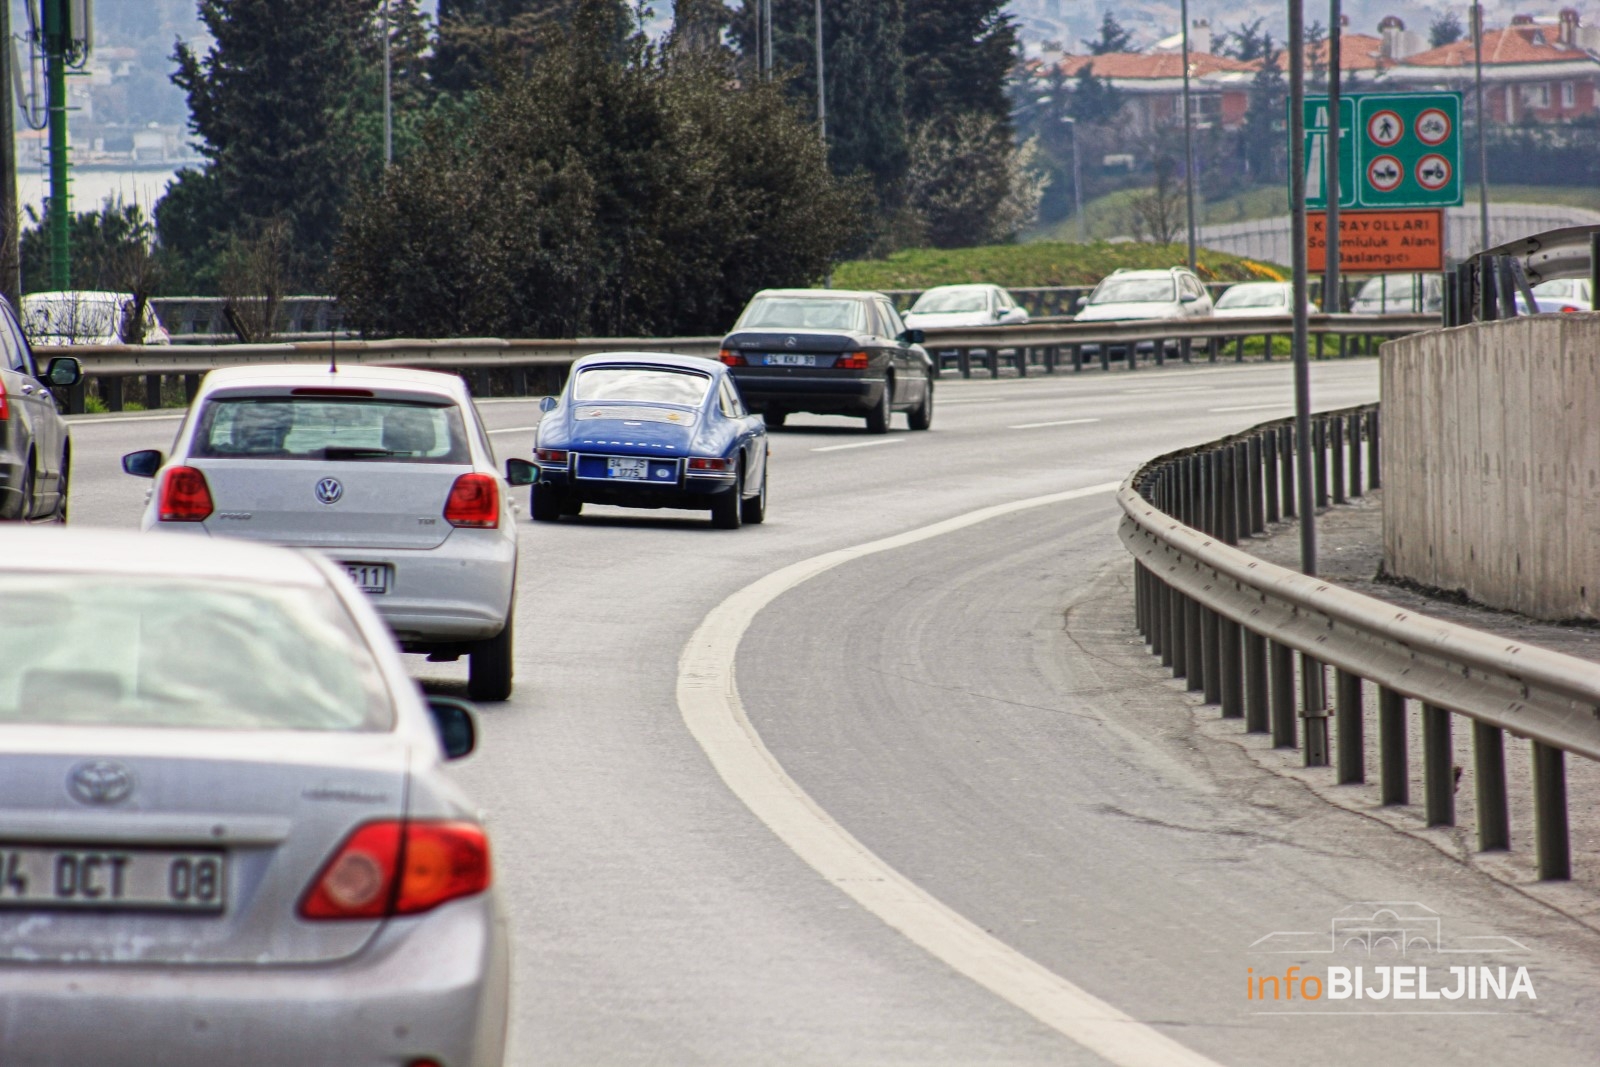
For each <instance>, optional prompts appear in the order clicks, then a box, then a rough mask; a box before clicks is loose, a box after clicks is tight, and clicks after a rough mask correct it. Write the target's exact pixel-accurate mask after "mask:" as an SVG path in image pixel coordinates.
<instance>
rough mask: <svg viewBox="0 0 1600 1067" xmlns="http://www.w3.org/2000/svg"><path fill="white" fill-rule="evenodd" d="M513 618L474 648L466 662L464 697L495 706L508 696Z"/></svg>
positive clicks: (507, 618) (509, 689) (511, 669)
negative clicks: (495, 633)
mask: <svg viewBox="0 0 1600 1067" xmlns="http://www.w3.org/2000/svg"><path fill="white" fill-rule="evenodd" d="M511 620H512V616H510V615H507V616H506V627H505V629H503V630H501V631H500V633H499V634H497V635H496V636H494V637H491V638H489V640H487V641H480V642H479V643H478V644H477V645H476V646H474V648H473V650H472V652H471V653H470V655H469V657H468V661H467V696H469V697H471V698H472V699H473V700H481V701H485V702H489V703H498V702H499V701H502V700H505V699H507V698H508V697H510V696H511V676H512V673H513V669H514V666H515V665H514V663H513V656H512V647H511V646H512V639H511Z"/></svg>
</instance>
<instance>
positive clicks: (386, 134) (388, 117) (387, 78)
mask: <svg viewBox="0 0 1600 1067" xmlns="http://www.w3.org/2000/svg"><path fill="white" fill-rule="evenodd" d="M382 23H383V165H384V166H386V167H387V166H388V165H389V164H391V163H393V162H394V103H393V96H394V94H393V92H392V91H391V84H392V78H391V73H390V68H391V65H392V63H393V61H392V60H391V59H390V58H389V49H390V41H389V0H383V7H382Z"/></svg>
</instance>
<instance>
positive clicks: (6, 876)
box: [0, 845, 228, 912]
mask: <svg viewBox="0 0 1600 1067" xmlns="http://www.w3.org/2000/svg"><path fill="white" fill-rule="evenodd" d="M227 874H228V869H227V860H226V859H225V858H224V856H223V854H222V853H220V852H202V851H198V850H167V849H142V848H140V849H116V848H55V847H45V848H38V847H34V846H30V845H0V908H98V909H101V910H112V911H117V910H123V911H137V910H155V909H160V910H167V911H210V912H215V911H221V910H222V909H223V907H224V906H225V904H226V903H227V893H228V890H227Z"/></svg>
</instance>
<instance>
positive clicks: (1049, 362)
mask: <svg viewBox="0 0 1600 1067" xmlns="http://www.w3.org/2000/svg"><path fill="white" fill-rule="evenodd" d="M1060 363H1061V346H1060V345H1045V346H1044V372H1045V373H1046V374H1054V373H1055V372H1056V368H1057V367H1058V366H1059V365H1060Z"/></svg>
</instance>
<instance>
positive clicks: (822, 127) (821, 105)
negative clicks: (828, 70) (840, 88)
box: [817, 0, 828, 151]
mask: <svg viewBox="0 0 1600 1067" xmlns="http://www.w3.org/2000/svg"><path fill="white" fill-rule="evenodd" d="M826 80H827V79H826V77H825V71H824V68H823V64H822V0H817V129H818V130H819V131H820V132H821V134H822V147H823V150H824V151H826V150H827V147H828V97H827V93H826V91H825V90H824V88H823V85H824V83H825V82H826Z"/></svg>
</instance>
